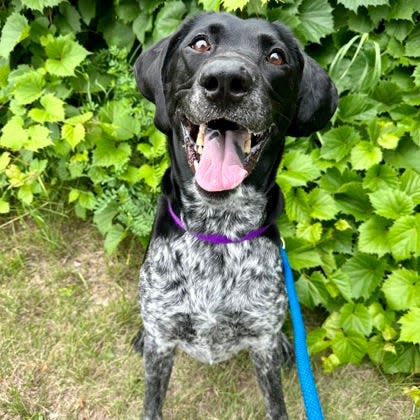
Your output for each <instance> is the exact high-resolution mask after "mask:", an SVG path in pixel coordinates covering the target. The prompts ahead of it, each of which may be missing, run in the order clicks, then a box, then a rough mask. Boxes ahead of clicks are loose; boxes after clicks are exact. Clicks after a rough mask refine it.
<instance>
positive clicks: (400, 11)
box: [388, 0, 418, 21]
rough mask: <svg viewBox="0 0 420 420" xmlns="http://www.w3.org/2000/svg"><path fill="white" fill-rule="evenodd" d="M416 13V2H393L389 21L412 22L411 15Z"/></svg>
mask: <svg viewBox="0 0 420 420" xmlns="http://www.w3.org/2000/svg"><path fill="white" fill-rule="evenodd" d="M416 11H418V2H417V0H393V1H392V2H391V11H390V14H389V16H388V18H389V19H402V20H403V19H405V20H410V21H412V20H413V14H414V13H415V12H416Z"/></svg>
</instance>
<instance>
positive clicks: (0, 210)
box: [0, 198, 10, 214]
mask: <svg viewBox="0 0 420 420" xmlns="http://www.w3.org/2000/svg"><path fill="white" fill-rule="evenodd" d="M9 211H10V204H9V202H8V201H6V200H4V199H3V198H0V214H6V213H9Z"/></svg>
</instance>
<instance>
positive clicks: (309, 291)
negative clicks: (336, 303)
mask: <svg viewBox="0 0 420 420" xmlns="http://www.w3.org/2000/svg"><path fill="white" fill-rule="evenodd" d="M325 284H326V279H325V277H324V276H323V275H322V274H321V273H318V272H314V273H312V275H311V277H308V276H306V275H301V276H300V277H299V279H298V281H297V282H296V291H297V294H298V296H299V300H300V301H301V302H302V303H303V304H304V305H305V306H307V307H308V308H315V307H316V306H318V305H324V307H328V305H329V303H330V301H331V298H330V294H329V293H328V290H327V289H326V287H325Z"/></svg>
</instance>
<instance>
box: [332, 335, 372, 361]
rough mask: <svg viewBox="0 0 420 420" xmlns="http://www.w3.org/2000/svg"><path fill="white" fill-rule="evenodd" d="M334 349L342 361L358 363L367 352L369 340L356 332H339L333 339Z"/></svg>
mask: <svg viewBox="0 0 420 420" xmlns="http://www.w3.org/2000/svg"><path fill="white" fill-rule="evenodd" d="M331 347H332V349H333V351H334V353H335V354H336V355H337V357H338V358H339V359H340V362H341V363H353V364H358V363H360V362H361V361H362V359H363V357H364V356H365V354H366V353H367V350H368V343H367V340H366V339H365V338H364V337H363V336H362V335H361V334H356V333H349V334H347V335H344V334H343V333H342V332H340V331H339V332H338V333H337V334H336V335H335V337H334V338H333V340H332V346H331Z"/></svg>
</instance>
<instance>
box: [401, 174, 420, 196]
mask: <svg viewBox="0 0 420 420" xmlns="http://www.w3.org/2000/svg"><path fill="white" fill-rule="evenodd" d="M400 181H401V189H402V190H403V191H404V192H405V193H406V194H407V195H408V196H410V197H411V199H412V200H413V202H414V203H415V204H420V175H419V174H418V173H417V172H415V171H413V170H412V169H406V170H405V171H404V174H403V175H402V176H401V178H400Z"/></svg>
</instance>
